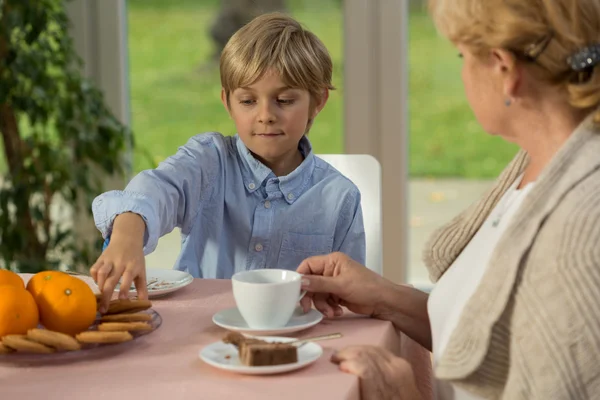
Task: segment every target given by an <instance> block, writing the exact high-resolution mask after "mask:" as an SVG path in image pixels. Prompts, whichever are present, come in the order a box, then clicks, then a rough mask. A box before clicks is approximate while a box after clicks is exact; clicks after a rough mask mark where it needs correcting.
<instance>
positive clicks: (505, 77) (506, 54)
mask: <svg viewBox="0 0 600 400" xmlns="http://www.w3.org/2000/svg"><path fill="white" fill-rule="evenodd" d="M491 56H492V60H491V62H492V64H493V69H494V73H495V74H496V75H497V76H498V77H499V79H500V80H501V81H502V91H503V95H504V97H506V98H507V99H511V100H513V101H514V100H516V99H517V97H518V91H519V86H520V84H521V78H522V74H523V71H522V69H521V66H520V65H519V63H518V62H517V58H516V57H515V55H514V54H513V53H512V52H510V51H508V50H505V49H493V50H492V52H491Z"/></svg>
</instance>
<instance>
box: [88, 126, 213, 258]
mask: <svg viewBox="0 0 600 400" xmlns="http://www.w3.org/2000/svg"><path fill="white" fill-rule="evenodd" d="M218 137H220V136H219V135H217V134H204V135H197V136H195V137H193V138H191V139H190V140H189V141H188V143H186V145H185V146H182V147H180V148H179V150H178V152H177V153H176V154H175V155H173V156H171V157H169V158H167V159H166V160H165V161H163V162H162V163H161V164H160V165H159V166H158V167H157V168H156V169H153V170H147V171H143V172H141V173H140V174H138V175H137V176H135V177H134V178H133V179H132V180H131V182H129V184H128V185H127V187H126V188H125V190H123V191H117V190H114V191H109V192H106V193H103V194H101V195H100V196H98V197H97V198H95V199H94V201H93V203H92V212H93V214H94V222H95V224H96V227H97V228H98V230H100V232H101V233H102V236H103V237H104V238H107V237H110V235H111V233H112V226H113V222H114V220H115V218H116V217H117V216H118V215H119V214H123V213H126V212H132V213H136V214H139V215H140V216H141V217H142V218H143V219H144V222H145V223H146V232H145V235H144V254H149V253H151V252H152V251H154V249H155V248H156V245H157V244H158V239H159V238H160V237H161V236H163V235H165V234H167V233H169V232H171V231H172V230H173V229H174V228H175V227H179V228H181V230H182V232H183V233H187V232H189V230H190V229H191V225H192V224H193V221H194V219H195V217H196V215H197V213H198V210H199V208H200V206H201V203H202V202H203V201H206V200H207V199H209V198H210V196H211V193H212V191H213V189H214V184H215V181H216V178H217V176H218V174H219V171H220V165H221V160H220V158H221V157H220V155H219V151H218V149H217V148H218V146H217V145H216V143H215V140H218Z"/></svg>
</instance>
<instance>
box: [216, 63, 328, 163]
mask: <svg viewBox="0 0 600 400" xmlns="http://www.w3.org/2000/svg"><path fill="white" fill-rule="evenodd" d="M221 98H222V101H223V104H224V105H225V107H226V108H227V110H228V112H229V114H230V115H231V118H233V120H234V122H235V125H236V128H237V131H238V134H239V136H240V138H241V139H242V141H243V142H244V144H245V145H246V147H247V148H248V149H249V150H250V151H251V152H252V153H253V154H254V155H255V156H256V157H257V158H258V159H259V160H260V161H262V162H263V163H264V164H265V165H267V166H268V167H270V168H271V169H274V168H277V167H283V166H285V165H289V164H290V163H294V160H298V154H299V153H298V143H299V142H300V139H301V138H302V136H304V134H305V132H306V130H307V126H308V123H309V120H312V119H314V118H315V117H316V116H317V114H318V113H319V112H320V111H321V110H322V109H323V107H324V106H325V102H326V101H327V93H325V94H324V96H323V99H322V100H321V101H320V103H319V104H313V103H314V102H311V97H310V94H309V93H308V91H306V90H303V89H292V88H289V87H287V86H286V85H285V84H284V83H283V81H282V80H281V77H280V75H279V74H278V73H266V74H265V75H264V76H263V77H262V78H261V79H259V80H258V81H256V82H255V83H253V84H252V85H250V86H248V87H244V88H238V89H235V90H234V91H233V92H232V93H231V94H230V96H229V106H228V104H227V96H226V93H225V92H224V91H222V93H221ZM298 165H299V164H298ZM295 167H297V165H295V166H294V167H293V168H295ZM292 170H293V169H292ZM290 172H291V171H290Z"/></svg>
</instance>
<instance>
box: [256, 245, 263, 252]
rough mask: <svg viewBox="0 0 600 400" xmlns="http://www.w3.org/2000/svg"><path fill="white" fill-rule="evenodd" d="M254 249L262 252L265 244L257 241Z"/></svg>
mask: <svg viewBox="0 0 600 400" xmlns="http://www.w3.org/2000/svg"><path fill="white" fill-rule="evenodd" d="M254 250H256V251H258V252H261V251H263V245H262V244H260V243H256V246H254Z"/></svg>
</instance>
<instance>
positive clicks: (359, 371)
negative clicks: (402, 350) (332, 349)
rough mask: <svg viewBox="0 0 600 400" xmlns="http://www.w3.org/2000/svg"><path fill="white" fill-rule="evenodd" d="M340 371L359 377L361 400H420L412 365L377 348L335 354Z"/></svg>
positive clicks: (350, 348)
mask: <svg viewBox="0 0 600 400" xmlns="http://www.w3.org/2000/svg"><path fill="white" fill-rule="evenodd" d="M331 361H332V362H334V363H336V364H338V365H339V367H340V370H341V371H343V372H347V373H350V374H353V375H356V376H358V377H359V378H360V392H361V399H362V400H392V399H393V400H421V399H422V396H421V394H420V393H419V390H418V389H417V385H416V383H415V378H414V375H413V370H412V367H411V366H410V364H409V363H408V362H407V361H406V360H404V359H402V358H399V357H396V356H394V355H393V354H392V353H390V352H388V351H386V350H384V349H382V348H380V347H375V346H352V347H348V348H345V349H343V350H342V351H339V352H337V353H334V354H333V356H332V357H331Z"/></svg>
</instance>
